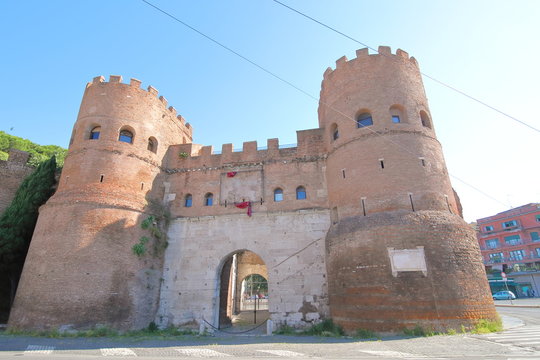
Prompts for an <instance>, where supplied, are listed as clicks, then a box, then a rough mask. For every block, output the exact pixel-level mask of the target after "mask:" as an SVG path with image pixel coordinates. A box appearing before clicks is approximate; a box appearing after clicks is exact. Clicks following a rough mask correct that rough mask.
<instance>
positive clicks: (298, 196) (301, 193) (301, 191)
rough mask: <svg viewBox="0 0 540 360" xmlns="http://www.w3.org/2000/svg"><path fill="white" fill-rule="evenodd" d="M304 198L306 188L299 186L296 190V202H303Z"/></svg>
mask: <svg viewBox="0 0 540 360" xmlns="http://www.w3.org/2000/svg"><path fill="white" fill-rule="evenodd" d="M305 198H306V188H305V187H303V186H299V187H297V188H296V200H304V199H305Z"/></svg>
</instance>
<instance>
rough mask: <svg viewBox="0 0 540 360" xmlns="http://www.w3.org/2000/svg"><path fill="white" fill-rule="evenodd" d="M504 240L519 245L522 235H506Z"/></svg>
mask: <svg viewBox="0 0 540 360" xmlns="http://www.w3.org/2000/svg"><path fill="white" fill-rule="evenodd" d="M504 242H505V244H506V245H519V244H521V237H520V236H519V235H512V236H505V237H504Z"/></svg>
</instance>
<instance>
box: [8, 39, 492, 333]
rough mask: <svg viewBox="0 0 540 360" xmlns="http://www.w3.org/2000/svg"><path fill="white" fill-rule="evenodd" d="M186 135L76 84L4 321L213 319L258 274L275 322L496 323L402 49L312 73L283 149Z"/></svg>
mask: <svg viewBox="0 0 540 360" xmlns="http://www.w3.org/2000/svg"><path fill="white" fill-rule="evenodd" d="M126 131H127V132H126ZM192 135H193V129H192V127H191V126H190V125H189V124H187V123H186V122H185V120H184V119H183V118H182V117H181V116H177V115H176V110H174V108H171V107H169V108H167V101H166V100H165V99H164V98H163V97H159V98H158V97H157V90H156V89H154V88H152V87H148V89H147V90H142V89H141V88H140V81H138V80H134V79H132V80H131V81H130V84H123V83H122V82H121V78H120V77H118V76H111V78H110V80H109V82H105V81H104V79H103V78H102V77H97V78H95V79H94V80H93V81H92V82H91V83H89V84H88V85H87V88H86V91H85V94H84V97H83V101H82V104H81V108H80V112H79V117H78V119H77V122H76V123H75V126H74V129H73V135H72V139H71V142H70V149H69V153H68V156H67V158H66V161H65V166H64V171H63V174H62V176H61V179H60V185H59V189H58V191H57V192H56V194H55V195H54V196H53V197H52V198H51V199H50V200H49V202H48V203H47V204H46V205H44V206H43V208H42V210H41V213H40V218H39V221H38V225H37V228H36V231H35V233H34V237H33V240H32V244H31V247H30V252H29V254H28V259H27V262H26V264H25V268H24V271H23V276H22V279H21V283H20V287H19V291H18V293H17V297H16V300H15V304H14V307H13V310H12V313H11V317H10V322H9V325H10V326H11V327H17V328H46V327H48V328H51V327H57V326H61V325H64V324H72V325H74V326H76V327H81V328H82V327H90V326H92V325H95V324H98V323H99V324H108V325H110V326H114V327H117V328H121V329H132V328H141V327H145V326H147V325H148V324H149V323H150V322H151V321H155V322H156V323H158V324H159V325H161V326H169V325H175V326H176V325H185V324H202V323H205V322H208V323H209V324H212V325H213V326H219V325H220V324H221V325H226V324H228V323H230V315H231V314H232V312H233V310H234V304H233V302H234V296H236V297H237V298H238V296H239V295H238V294H239V288H238V284H236V283H238V282H241V280H242V279H243V278H245V277H246V276H248V275H250V274H252V273H257V274H260V275H262V276H264V277H266V279H267V281H268V307H269V315H270V319H271V320H272V321H273V324H274V326H275V327H279V326H281V325H289V326H294V327H305V326H309V325H311V324H313V323H314V322H317V321H319V320H321V319H323V318H327V317H332V318H333V319H334V320H335V321H336V322H337V323H339V324H340V325H342V326H343V327H344V328H345V329H346V330H347V331H351V332H352V331H354V330H356V329H358V328H367V329H371V330H374V331H399V330H401V329H403V328H404V327H410V328H411V327H415V326H417V325H420V326H423V327H427V328H433V329H437V330H444V329H448V328H460V327H461V325H464V326H470V325H472V324H473V323H474V322H475V321H477V320H478V319H482V318H485V319H495V317H496V313H495V310H494V306H493V301H492V300H491V297H490V294H489V289H488V287H487V283H486V282H485V274H484V270H483V266H482V263H481V259H480V255H479V249H478V245H477V244H476V241H475V234H474V231H473V230H472V229H471V228H470V227H469V226H468V225H467V224H466V223H465V222H464V221H463V219H462V218H461V217H460V214H461V205H460V203H459V199H458V198H457V195H455V193H454V191H453V189H452V186H451V184H450V180H449V177H448V173H447V170H446V165H445V162H444V157H443V153H442V149H441V146H440V144H439V142H438V141H437V138H436V135H435V131H434V128H433V122H432V119H431V116H430V113H429V107H428V103H427V99H426V95H425V93H424V88H423V85H422V79H421V76H420V72H419V69H418V64H417V62H416V60H414V58H409V56H408V54H407V53H406V52H404V51H402V50H397V52H396V54H392V53H391V52H390V49H389V48H387V47H380V48H379V54H378V55H369V54H368V51H367V49H363V50H359V51H358V52H357V57H356V58H355V59H352V60H347V59H346V58H345V57H343V58H341V59H339V60H338V61H337V62H336V68H335V69H334V70H332V69H328V70H326V72H325V73H324V78H323V82H322V86H321V97H320V104H319V127H318V128H316V129H309V130H302V131H298V132H297V145H296V146H295V147H292V148H283V147H280V145H279V141H278V140H277V139H270V140H268V142H267V144H265V145H266V147H265V148H264V149H263V150H261V149H258V148H257V146H258V144H257V143H256V142H245V143H244V144H243V148H242V151H233V145H232V144H225V145H223V146H222V148H221V149H220V152H219V153H215V151H214V149H213V148H212V147H210V146H202V145H199V144H193V143H192ZM126 136H127V138H126ZM119 140H121V141H119ZM237 205H238V206H239V207H237ZM156 212H159V213H165V214H168V215H167V216H166V217H165V218H167V219H169V221H168V222H167V223H168V228H167V229H166V232H167V239H168V242H169V246H168V248H167V249H166V251H165V252H164V256H151V254H150V253H147V254H145V255H143V256H141V257H137V256H136V255H135V254H134V253H133V251H132V246H133V245H134V244H135V243H137V241H138V240H139V239H140V238H141V237H142V236H146V235H147V234H148V230H145V229H142V227H141V224H142V223H143V221H144V220H145V219H148V217H149V216H150V215H151V214H155V213H156ZM163 221H164V219H163V220H162V222H163ZM145 234H146V235H145ZM246 254H253V255H249V256H248V255H246ZM233 255H236V257H235V256H233ZM243 256H245V258H242V257H243ZM239 259H240V260H239ZM239 264H240V265H239ZM235 271H236V273H235ZM224 294H229V295H227V296H228V297H224V296H223V295H224ZM232 294H235V295H232ZM36 298H40V299H41V301H40V302H35V301H34V300H33V299H36Z"/></svg>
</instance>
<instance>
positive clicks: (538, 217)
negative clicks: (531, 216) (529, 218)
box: [536, 214, 540, 222]
mask: <svg viewBox="0 0 540 360" xmlns="http://www.w3.org/2000/svg"><path fill="white" fill-rule="evenodd" d="M536 222H540V214H538V215H536Z"/></svg>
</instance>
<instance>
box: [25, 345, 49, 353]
mask: <svg viewBox="0 0 540 360" xmlns="http://www.w3.org/2000/svg"><path fill="white" fill-rule="evenodd" d="M53 350H54V346H46V345H28V346H27V347H26V350H25V351H24V353H25V354H45V355H48V354H52V352H53Z"/></svg>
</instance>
